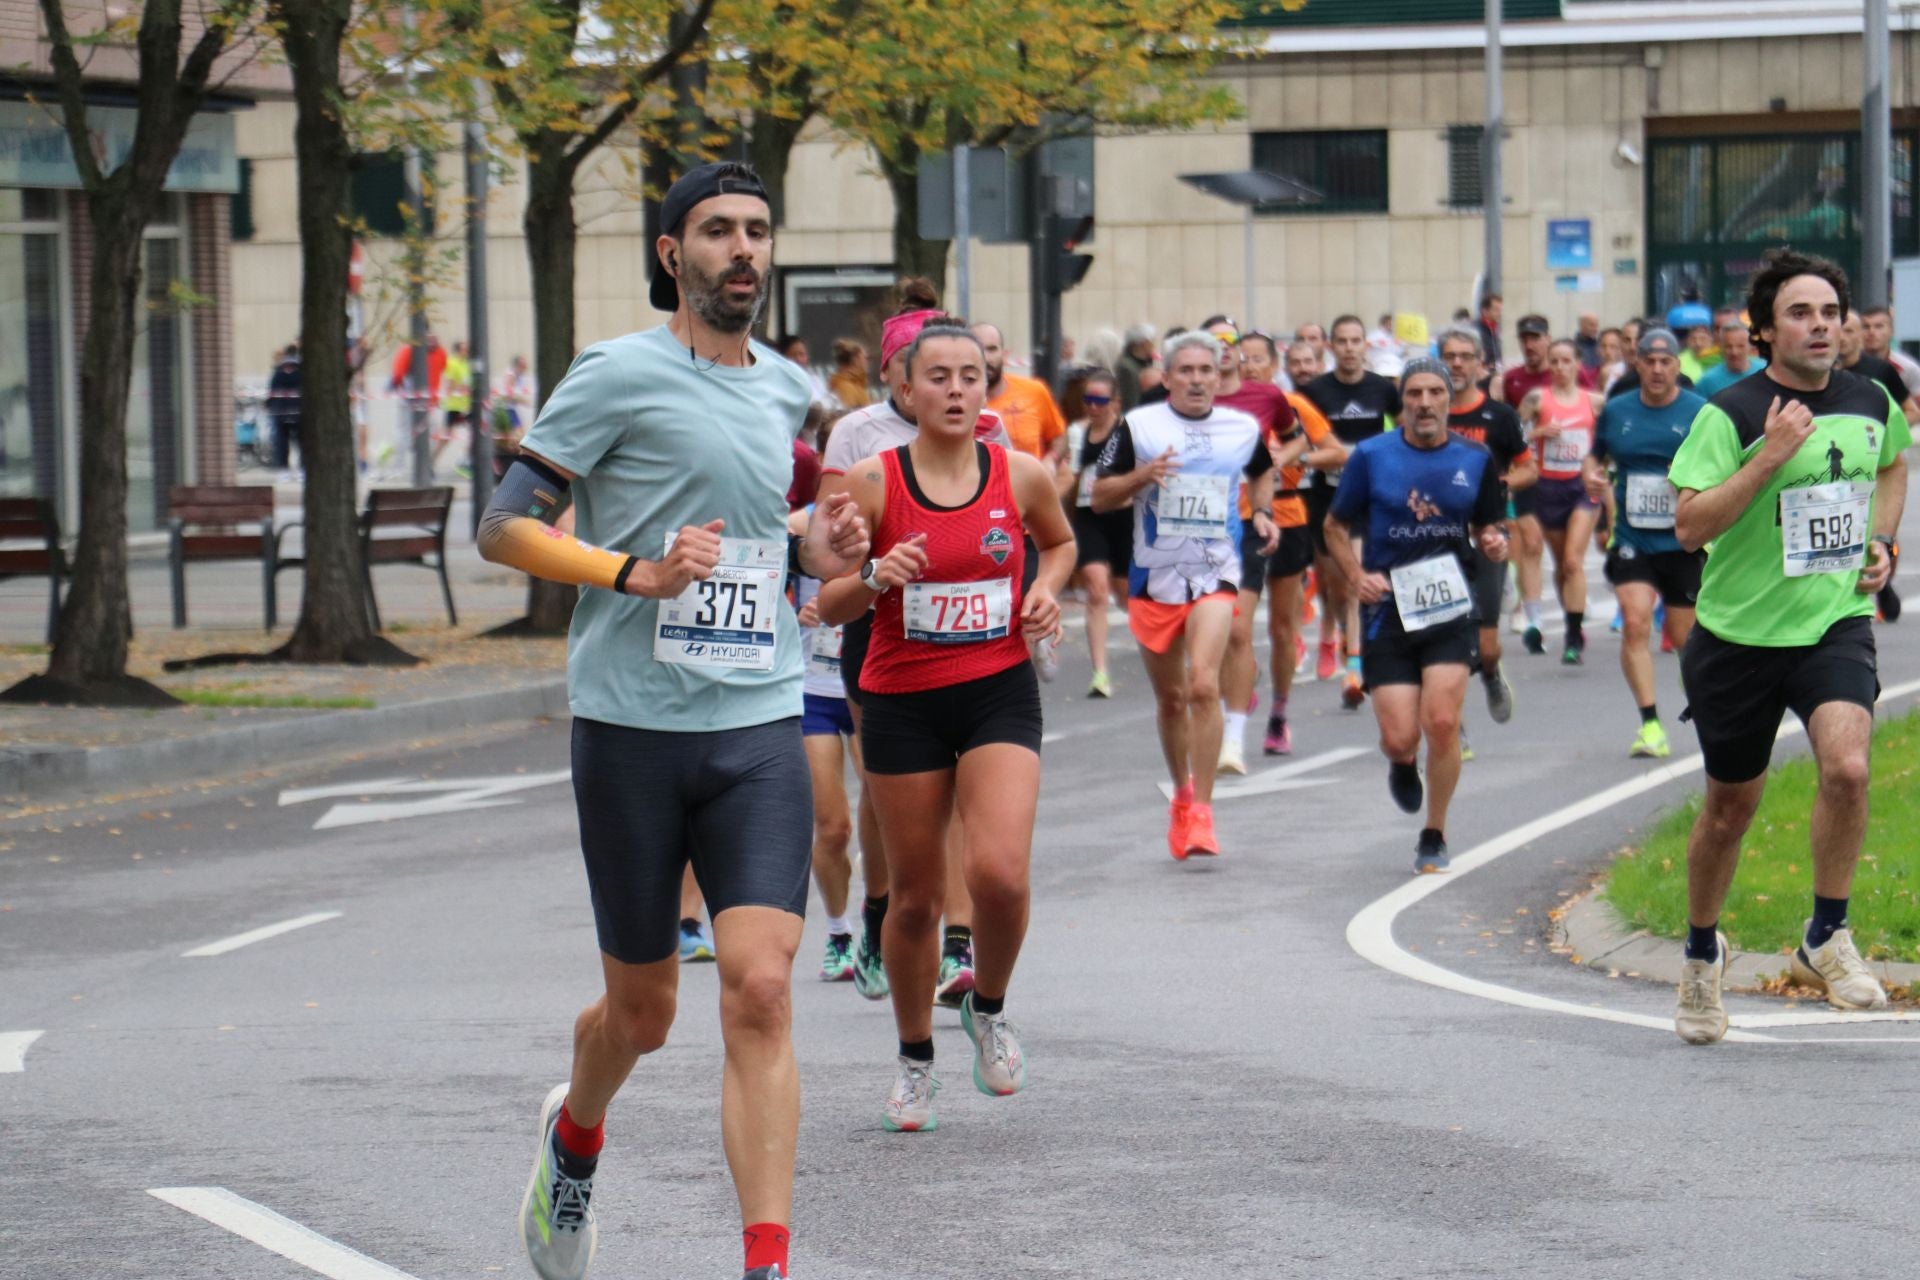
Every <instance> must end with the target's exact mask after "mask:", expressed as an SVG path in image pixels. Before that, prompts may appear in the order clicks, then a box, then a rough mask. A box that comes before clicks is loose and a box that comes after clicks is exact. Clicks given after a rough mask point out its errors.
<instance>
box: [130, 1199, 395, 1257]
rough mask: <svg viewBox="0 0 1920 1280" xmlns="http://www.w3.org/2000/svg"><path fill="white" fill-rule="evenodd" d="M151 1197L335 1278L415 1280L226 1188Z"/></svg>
mask: <svg viewBox="0 0 1920 1280" xmlns="http://www.w3.org/2000/svg"><path fill="white" fill-rule="evenodd" d="M147 1194H148V1195H150V1196H153V1197H154V1198H155V1199H157V1200H164V1201H165V1202H166V1203H168V1204H170V1205H172V1206H173V1207H174V1208H176V1209H183V1210H185V1211H186V1212H188V1213H190V1214H192V1215H193V1216H194V1217H196V1218H202V1219H204V1220H206V1221H208V1222H211V1223H212V1224H213V1225H214V1226H216V1227H221V1228H224V1229H225V1230H228V1231H231V1232H233V1234H235V1235H237V1236H239V1237H241V1238H242V1239H245V1240H251V1241H253V1243H255V1244H257V1245H259V1246H260V1247H261V1248H263V1249H268V1250H271V1251H272V1252H274V1253H277V1254H279V1255H280V1256H281V1257H283V1258H285V1259H287V1260H288V1261H289V1262H297V1263H299V1264H300V1265H301V1266H303V1267H305V1268H306V1269H307V1270H309V1271H317V1272H319V1273H320V1274H321V1275H323V1276H330V1277H332V1280H413V1277H412V1276H410V1275H408V1274H407V1273H406V1272H404V1271H399V1270H396V1269H395V1268H393V1267H390V1266H388V1265H387V1264H386V1263H384V1262H376V1261H374V1260H373V1259H372V1258H369V1257H368V1256H367V1255H366V1254H364V1253H361V1252H360V1251H359V1250H358V1249H349V1248H348V1247H347V1246H346V1245H344V1244H340V1243H338V1242H336V1241H333V1240H329V1239H327V1238H326V1237H325V1236H323V1235H321V1234H320V1233H319V1232H317V1231H314V1230H313V1229H311V1228H309V1227H303V1226H301V1225H300V1224H299V1223H297V1222H295V1221H294V1220H293V1219H291V1218H283V1217H281V1216H280V1215H279V1214H277V1213H275V1212H274V1211H273V1210H271V1209H269V1208H267V1207H266V1206H265V1205H258V1204H255V1203H254V1202H253V1201H251V1200H247V1199H244V1198H242V1197H240V1196H237V1195H235V1194H233V1192H231V1191H229V1190H227V1189H226V1188H225V1187H155V1188H153V1189H151V1190H149V1191H148V1192H147Z"/></svg>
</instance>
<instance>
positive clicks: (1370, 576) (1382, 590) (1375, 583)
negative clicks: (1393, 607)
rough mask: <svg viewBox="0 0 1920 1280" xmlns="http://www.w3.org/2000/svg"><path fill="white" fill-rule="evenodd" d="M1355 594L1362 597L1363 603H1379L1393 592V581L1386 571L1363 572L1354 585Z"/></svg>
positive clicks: (1361, 601)
mask: <svg viewBox="0 0 1920 1280" xmlns="http://www.w3.org/2000/svg"><path fill="white" fill-rule="evenodd" d="M1354 594H1355V595H1357V596H1359V597H1360V603H1361V604H1379V603H1380V602H1381V601H1382V600H1385V599H1386V598H1387V597H1388V596H1389V595H1391V594H1393V583H1391V582H1389V581H1388V580H1387V575H1386V574H1384V573H1363V574H1361V575H1360V581H1359V582H1358V583H1357V584H1355V586H1354Z"/></svg>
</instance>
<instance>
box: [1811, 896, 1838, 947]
mask: <svg viewBox="0 0 1920 1280" xmlns="http://www.w3.org/2000/svg"><path fill="white" fill-rule="evenodd" d="M1846 927H1847V899H1845V898H1823V897H1821V896H1820V895H1819V894H1817V893H1816V894H1814V895H1813V919H1812V920H1810V921H1808V922H1807V950H1809V951H1817V950H1819V949H1820V948H1821V947H1824V946H1826V945H1827V940H1828V939H1829V938H1831V937H1833V931H1834V930H1835V929H1844V928H1846Z"/></svg>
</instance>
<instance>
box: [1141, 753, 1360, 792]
mask: <svg viewBox="0 0 1920 1280" xmlns="http://www.w3.org/2000/svg"><path fill="white" fill-rule="evenodd" d="M1367 750H1368V748H1366V747H1340V748H1337V749H1336V750H1333V751H1322V752H1321V753H1320V754H1319V755H1317V756H1308V757H1307V758H1306V759H1304V760H1294V761H1292V762H1290V763H1288V764H1283V765H1278V766H1276V767H1274V768H1272V769H1262V770H1261V771H1260V772H1259V773H1256V774H1253V775H1251V776H1249V777H1246V778H1238V779H1235V780H1234V781H1232V782H1226V781H1223V780H1221V779H1220V778H1218V777H1216V779H1215V781H1214V784H1213V798H1214V799H1215V800H1216V801H1219V800H1241V799H1245V798H1246V797H1247V796H1264V795H1270V794H1272V793H1274V792H1276V791H1293V790H1296V789H1298V788H1300V787H1324V786H1326V785H1328V784H1330V783H1331V782H1333V779H1332V778H1302V777H1301V776H1300V775H1301V774H1303V773H1312V772H1313V771H1314V770H1316V769H1325V768H1328V767H1330V766H1332V765H1336V764H1339V763H1341V762H1342V761H1346V760H1351V759H1353V758H1354V757H1355V756H1363V755H1366V754H1367ZM1160 794H1161V795H1163V796H1165V797H1166V798H1167V799H1169V800H1171V799H1173V783H1171V782H1162V783H1161V784H1160Z"/></svg>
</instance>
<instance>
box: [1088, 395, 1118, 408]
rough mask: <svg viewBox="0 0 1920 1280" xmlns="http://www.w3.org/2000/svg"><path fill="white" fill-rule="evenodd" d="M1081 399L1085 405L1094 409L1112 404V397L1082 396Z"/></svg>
mask: <svg viewBox="0 0 1920 1280" xmlns="http://www.w3.org/2000/svg"><path fill="white" fill-rule="evenodd" d="M1081 399H1082V400H1084V401H1085V402H1086V403H1087V404H1090V405H1092V406H1093V407H1094V408H1096V409H1097V408H1099V407H1100V406H1101V405H1103V404H1112V403H1113V397H1112V396H1082V397H1081Z"/></svg>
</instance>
